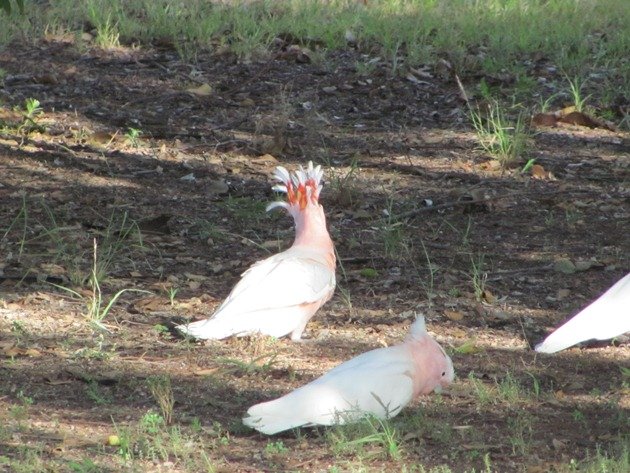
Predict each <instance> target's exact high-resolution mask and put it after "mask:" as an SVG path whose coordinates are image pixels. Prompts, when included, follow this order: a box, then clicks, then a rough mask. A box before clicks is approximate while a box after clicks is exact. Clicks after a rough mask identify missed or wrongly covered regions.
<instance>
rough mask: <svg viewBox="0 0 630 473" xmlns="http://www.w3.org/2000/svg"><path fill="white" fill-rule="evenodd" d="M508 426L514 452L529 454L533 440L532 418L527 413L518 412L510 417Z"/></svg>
mask: <svg viewBox="0 0 630 473" xmlns="http://www.w3.org/2000/svg"><path fill="white" fill-rule="evenodd" d="M508 428H509V429H510V433H511V435H510V437H509V440H510V445H511V446H512V453H513V454H515V455H516V454H520V455H527V454H528V453H529V449H530V447H531V440H532V433H533V428H532V419H531V417H530V416H528V415H527V414H525V413H522V412H518V413H517V414H516V415H512V416H510V417H508Z"/></svg>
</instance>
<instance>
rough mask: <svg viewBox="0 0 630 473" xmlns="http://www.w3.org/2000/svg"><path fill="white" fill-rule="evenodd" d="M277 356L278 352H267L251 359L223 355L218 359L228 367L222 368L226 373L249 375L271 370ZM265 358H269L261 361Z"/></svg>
mask: <svg viewBox="0 0 630 473" xmlns="http://www.w3.org/2000/svg"><path fill="white" fill-rule="evenodd" d="M277 356H278V354H277V353H272V354H270V355H268V354H266V355H261V356H257V357H255V358H251V359H250V360H249V361H241V360H237V359H235V358H224V357H221V358H217V360H216V361H217V362H218V363H219V364H221V365H224V366H226V368H225V369H223V370H222V371H223V372H224V373H243V374H248V375H249V374H254V373H266V372H268V371H269V370H271V368H273V365H274V364H275V362H276V358H277ZM265 359H267V361H265V362H264V363H261V361H262V360H265Z"/></svg>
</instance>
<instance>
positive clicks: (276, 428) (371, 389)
mask: <svg viewBox="0 0 630 473" xmlns="http://www.w3.org/2000/svg"><path fill="white" fill-rule="evenodd" d="M454 377H455V373H454V371H453V363H452V361H451V359H450V358H449V357H448V356H447V355H446V353H445V352H444V350H443V349H442V347H441V346H440V345H439V344H438V343H437V342H436V341H435V340H434V339H433V338H431V337H430V336H429V334H428V333H427V331H426V328H425V323H424V317H418V318H417V319H416V321H415V322H414V323H413V324H412V325H411V330H410V332H409V335H408V336H407V338H406V339H405V341H404V342H403V343H401V344H399V345H395V346H392V347H388V348H379V349H376V350H372V351H369V352H367V353H363V354H361V355H359V356H357V357H355V358H352V359H351V360H349V361H346V362H345V363H342V364H341V365H339V366H337V367H335V368H333V369H332V370H330V371H329V372H328V373H326V374H325V375H323V376H322V377H320V378H317V379H316V380H314V381H311V382H310V383H308V384H307V385H305V386H302V387H301V388H298V389H296V390H295V391H292V392H290V393H289V394H286V395H285V396H282V397H281V398H278V399H275V400H273V401H269V402H263V403H262V404H256V405H255V406H252V407H250V408H249V410H248V411H247V415H246V416H245V417H244V418H243V423H244V424H245V425H247V426H249V427H252V428H254V429H256V430H258V431H260V432H262V433H264V434H267V435H272V434H276V433H278V432H282V431H284V430H288V429H293V428H295V427H302V426H313V425H333V424H344V423H347V422H354V421H357V420H359V419H361V418H362V417H364V416H365V415H369V414H371V415H374V416H376V417H378V418H380V419H386V418H390V417H394V416H395V415H397V414H398V413H399V412H400V410H401V409H402V408H403V407H405V406H406V405H407V404H409V403H410V402H411V401H412V400H413V399H415V398H416V397H417V396H419V395H421V394H429V393H431V392H433V391H438V392H439V391H441V390H442V388H443V387H446V386H448V385H449V384H450V383H451V382H452V381H453V379H454Z"/></svg>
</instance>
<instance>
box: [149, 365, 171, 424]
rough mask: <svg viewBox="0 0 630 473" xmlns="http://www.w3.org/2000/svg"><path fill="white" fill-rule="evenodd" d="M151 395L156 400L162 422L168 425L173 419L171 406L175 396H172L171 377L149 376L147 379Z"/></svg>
mask: <svg viewBox="0 0 630 473" xmlns="http://www.w3.org/2000/svg"><path fill="white" fill-rule="evenodd" d="M147 383H148V385H149V389H150V390H151V395H153V398H154V399H155V401H156V402H157V404H158V406H159V408H160V411H161V412H162V417H163V418H164V422H165V423H166V424H167V425H168V424H170V423H171V421H172V419H173V406H174V405H175V397H174V396H173V388H172V387H171V378H170V377H168V376H167V375H160V376H150V377H149V378H148V379H147Z"/></svg>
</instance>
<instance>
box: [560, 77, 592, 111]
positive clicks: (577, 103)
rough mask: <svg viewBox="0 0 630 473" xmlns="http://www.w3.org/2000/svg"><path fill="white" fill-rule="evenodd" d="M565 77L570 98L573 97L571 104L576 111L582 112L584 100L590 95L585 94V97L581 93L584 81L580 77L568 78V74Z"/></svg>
mask: <svg viewBox="0 0 630 473" xmlns="http://www.w3.org/2000/svg"><path fill="white" fill-rule="evenodd" d="M565 77H566V79H567V82H568V83H569V91H570V93H571V98H572V99H573V106H574V107H575V110H576V111H577V112H583V111H584V107H585V105H586V101H587V100H588V99H589V98H590V97H591V96H590V95H587V96H586V97H584V96H583V95H582V89H583V88H584V84H586V81H585V80H583V79H581V78H580V77H576V78H574V79H573V80H571V79H569V76H565Z"/></svg>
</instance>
